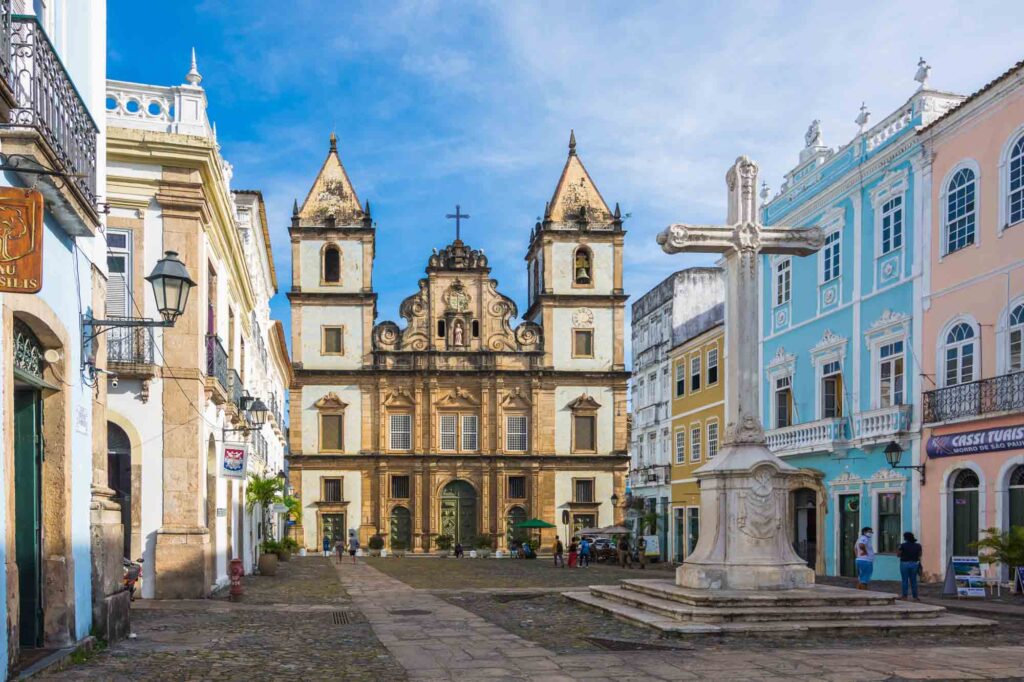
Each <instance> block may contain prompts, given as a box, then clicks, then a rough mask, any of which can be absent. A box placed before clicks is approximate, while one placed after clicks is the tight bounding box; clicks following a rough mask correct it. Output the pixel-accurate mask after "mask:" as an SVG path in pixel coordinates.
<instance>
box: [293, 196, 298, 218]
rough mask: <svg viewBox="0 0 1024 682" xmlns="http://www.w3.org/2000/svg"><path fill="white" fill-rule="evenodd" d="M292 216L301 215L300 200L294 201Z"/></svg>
mask: <svg viewBox="0 0 1024 682" xmlns="http://www.w3.org/2000/svg"><path fill="white" fill-rule="evenodd" d="M292 215H299V200H298V199H294V200H293V203H292Z"/></svg>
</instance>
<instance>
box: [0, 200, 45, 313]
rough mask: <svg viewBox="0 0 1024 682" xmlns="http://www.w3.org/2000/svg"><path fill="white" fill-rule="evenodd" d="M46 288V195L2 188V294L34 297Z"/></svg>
mask: <svg viewBox="0 0 1024 682" xmlns="http://www.w3.org/2000/svg"><path fill="white" fill-rule="evenodd" d="M42 288H43V195H42V193H40V192H39V191H37V190H27V189H19V188H17V187H0V291H6V292H10V293H15V294H35V293H38V292H39V290H40V289H42Z"/></svg>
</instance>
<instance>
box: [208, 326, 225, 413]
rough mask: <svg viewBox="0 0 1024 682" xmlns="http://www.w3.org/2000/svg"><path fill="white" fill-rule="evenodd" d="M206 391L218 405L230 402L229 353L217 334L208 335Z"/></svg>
mask: <svg viewBox="0 0 1024 682" xmlns="http://www.w3.org/2000/svg"><path fill="white" fill-rule="evenodd" d="M206 391H207V393H209V394H210V398H211V399H212V400H213V402H215V403H216V404H218V405H223V404H224V403H225V402H227V400H228V353H227V351H226V350H224V344H222V343H221V342H220V338H218V336H217V335H216V334H207V335H206Z"/></svg>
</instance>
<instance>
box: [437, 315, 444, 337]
mask: <svg viewBox="0 0 1024 682" xmlns="http://www.w3.org/2000/svg"><path fill="white" fill-rule="evenodd" d="M445 331H446V330H445V324H444V320H438V321H437V336H438V338H440V339H443V338H444V337H445Z"/></svg>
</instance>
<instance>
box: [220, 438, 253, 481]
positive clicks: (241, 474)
mask: <svg viewBox="0 0 1024 682" xmlns="http://www.w3.org/2000/svg"><path fill="white" fill-rule="evenodd" d="M248 454H249V449H248V446H246V444H245V443H224V456H223V457H222V458H221V465H220V477H221V478H237V479H239V480H245V463H246V462H245V461H246V457H247V455H248Z"/></svg>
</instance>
